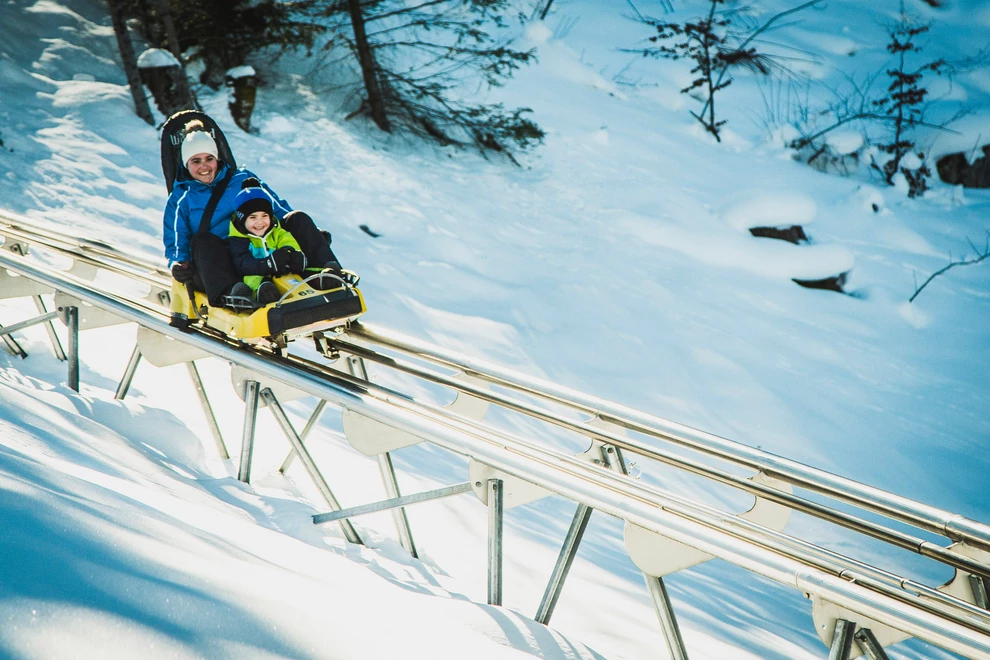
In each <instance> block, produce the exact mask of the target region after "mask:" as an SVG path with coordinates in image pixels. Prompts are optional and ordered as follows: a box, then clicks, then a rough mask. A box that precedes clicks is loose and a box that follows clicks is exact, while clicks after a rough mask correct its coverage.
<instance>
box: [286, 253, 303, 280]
mask: <svg viewBox="0 0 990 660" xmlns="http://www.w3.org/2000/svg"><path fill="white" fill-rule="evenodd" d="M289 249H290V250H291V249H292V248H289ZM305 270H306V255H305V254H303V253H302V252H300V251H299V250H292V251H291V252H289V272H290V273H296V274H297V275H299V274H302V272H303V271H305Z"/></svg>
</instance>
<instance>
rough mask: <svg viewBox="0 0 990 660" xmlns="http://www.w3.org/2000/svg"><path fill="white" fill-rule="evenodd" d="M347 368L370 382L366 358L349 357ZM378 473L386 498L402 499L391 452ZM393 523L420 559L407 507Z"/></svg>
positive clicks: (399, 510) (394, 512)
mask: <svg viewBox="0 0 990 660" xmlns="http://www.w3.org/2000/svg"><path fill="white" fill-rule="evenodd" d="M347 368H348V370H349V371H350V372H351V375H353V376H356V377H357V378H360V379H362V380H366V381H367V380H370V379H369V378H368V368H367V366H366V365H365V363H364V358H362V357H358V356H354V355H349V356H347ZM378 471H379V472H380V473H381V475H382V485H383V486H384V487H385V496H386V497H388V498H389V499H395V498H398V497H401V496H402V493H401V492H400V491H399V481H398V479H396V477H395V466H393V465H392V456H391V454H389V452H384V453H381V454H378ZM392 522H393V523H394V524H395V533H396V534H397V535H398V536H399V543H400V544H402V547H403V548H405V550H406V552H408V553H409V554H410V555H412V556H413V557H416V558H418V557H419V555H418V554H417V552H416V542H415V541H413V536H412V529H410V527H409V517H408V516H407V515H406V509H405V507H399V508H397V509H392Z"/></svg>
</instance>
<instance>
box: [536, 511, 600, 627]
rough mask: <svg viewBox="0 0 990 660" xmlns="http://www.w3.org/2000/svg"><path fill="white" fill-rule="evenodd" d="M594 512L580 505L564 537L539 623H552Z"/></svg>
mask: <svg viewBox="0 0 990 660" xmlns="http://www.w3.org/2000/svg"><path fill="white" fill-rule="evenodd" d="M594 511H595V510H594V509H592V508H591V507H590V506H588V505H587V504H578V506H577V511H575V512H574V519H573V520H571V527H570V529H568V530H567V536H565V537H564V544H563V545H562V546H561V547H560V555H559V556H558V557H557V564H556V565H555V566H554V567H553V573H551V574H550V582H549V583H548V584H547V589H546V591H545V592H544V593H543V600H541V601H540V607H539V609H538V610H536V617H535V618H536V621H537V623H542V624H543V625H547V623H548V622H549V621H550V616H551V615H552V614H553V608H554V607H556V606H557V599H558V598H560V592H561V590H562V589H563V588H564V580H566V579H567V574H568V573H569V572H570V570H571V564H572V563H574V557H575V556H577V550H578V546H579V545H580V544H581V537H583V536H584V530H585V529H586V528H587V527H588V521H589V520H591V514H592V513H594Z"/></svg>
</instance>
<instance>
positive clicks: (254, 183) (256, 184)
mask: <svg viewBox="0 0 990 660" xmlns="http://www.w3.org/2000/svg"><path fill="white" fill-rule="evenodd" d="M260 187H261V181H258V180H257V179H256V178H254V177H253V176H249V177H248V178H246V179H244V181H243V182H242V183H241V190H244V189H245V188H260Z"/></svg>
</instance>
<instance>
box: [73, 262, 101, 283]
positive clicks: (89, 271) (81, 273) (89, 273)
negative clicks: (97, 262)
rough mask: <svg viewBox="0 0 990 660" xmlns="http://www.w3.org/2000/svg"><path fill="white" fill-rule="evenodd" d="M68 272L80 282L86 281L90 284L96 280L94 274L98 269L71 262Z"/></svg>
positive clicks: (85, 264) (86, 264) (84, 263)
mask: <svg viewBox="0 0 990 660" xmlns="http://www.w3.org/2000/svg"><path fill="white" fill-rule="evenodd" d="M69 272H70V273H72V274H73V275H75V276H76V277H78V278H79V279H81V280H88V281H90V282H92V281H93V280H94V279H96V273H97V272H99V269H98V268H97V267H96V266H94V265H92V264H88V263H86V262H84V261H78V260H73V262H72V266H71V267H70V268H69Z"/></svg>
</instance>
